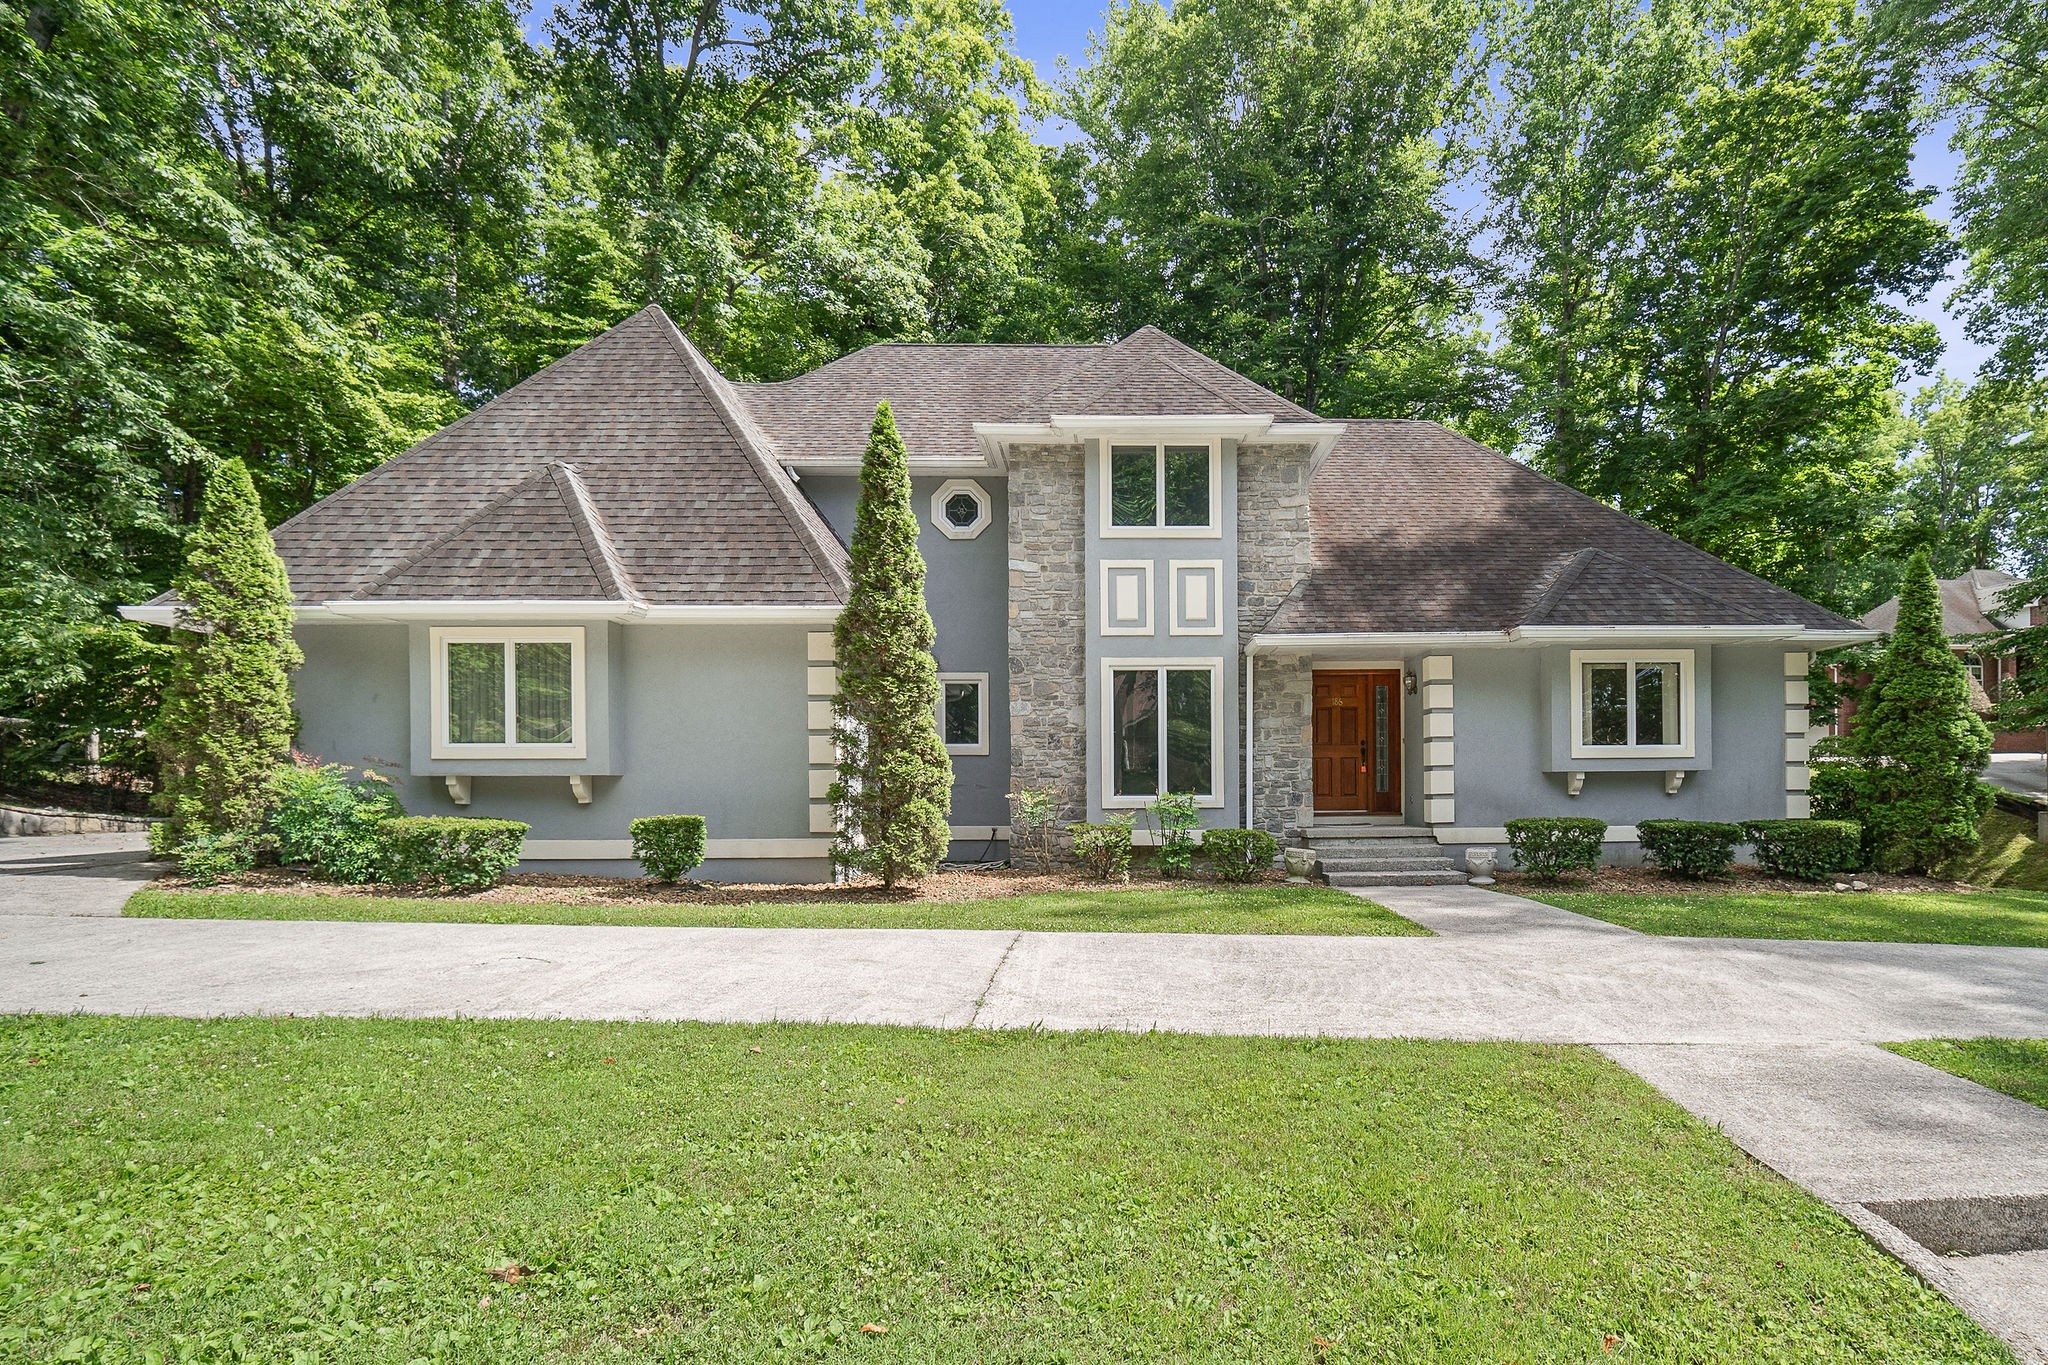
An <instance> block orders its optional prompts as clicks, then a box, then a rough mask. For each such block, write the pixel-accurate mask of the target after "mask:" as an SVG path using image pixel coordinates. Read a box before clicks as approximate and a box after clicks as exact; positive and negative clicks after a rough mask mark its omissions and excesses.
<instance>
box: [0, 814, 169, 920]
mask: <svg viewBox="0 0 2048 1365" xmlns="http://www.w3.org/2000/svg"><path fill="white" fill-rule="evenodd" d="M148 850H149V841H148V838H147V836H145V835H141V834H42V835H19V836H14V837H9V838H0V917H6V916H12V915H118V914H120V913H121V907H122V905H124V904H125V903H126V902H127V900H128V897H129V895H130V894H131V893H132V892H133V891H134V890H135V888H136V887H138V886H140V885H141V884H142V883H144V882H146V881H148V880H149V879H150V878H152V877H157V876H161V875H162V874H163V873H164V871H165V870H166V869H165V868H164V867H163V866H162V865H161V864H157V863H151V862H149V861H148V857H149V853H148Z"/></svg>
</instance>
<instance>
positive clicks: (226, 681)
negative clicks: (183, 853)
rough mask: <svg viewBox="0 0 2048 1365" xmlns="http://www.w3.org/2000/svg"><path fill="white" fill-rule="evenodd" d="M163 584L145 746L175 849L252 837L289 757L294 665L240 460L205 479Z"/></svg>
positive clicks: (285, 600)
mask: <svg viewBox="0 0 2048 1365" xmlns="http://www.w3.org/2000/svg"><path fill="white" fill-rule="evenodd" d="M173 586H174V587H175V589H176V592H177V594H178V610H177V621H178V628H177V632H176V645H175V647H176V650H177V653H176V657H175V658H174V660H173V661H172V664H171V677H170V685H169V686H168V688H167V689H166V690H165V695H164V703H163V710H162V711H161V712H160V713H159V715H158V717H157V723H156V726H155V728H154V730H153V732H152V735H151V738H152V740H153V741H154V743H155V745H156V748H157V752H158V757H159V761H160V762H161V764H162V772H163V807H164V812H165V814H166V815H168V816H169V817H170V836H169V837H170V839H171V842H172V843H173V845H174V846H175V845H176V844H179V843H183V842H185V841H186V840H189V839H193V838H197V837H200V836H205V835H232V834H251V833H254V832H255V831H256V830H257V829H258V828H259V827H260V826H261V825H262V823H263V818H264V815H265V813H266V810H265V808H266V802H267V800H268V797H267V795H266V783H267V779H269V777H270V776H271V774H272V771H273V770H274V769H275V768H276V767H277V765H278V764H280V763H282V762H285V761H286V760H287V759H289V758H290V756H291V743H292V732H293V729H294V728H295V725H294V721H293V718H292V689H291V673H292V670H294V669H296V668H297V667H298V666H299V665H300V664H301V663H303V662H305V659H304V656H302V655H301V654H300V653H299V647H298V644H297V643H296V642H295V641H294V640H293V639H292V590H291V584H290V583H289V582H288V581H287V580H286V578H285V570H284V562H283V561H282V560H280V559H279V558H278V557H277V548H276V547H275V546H274V545H273V544H272V543H271V540H270V532H269V530H268V529H266V528H265V526H264V524H263V510H262V507H261V505H260V504H259V503H258V502H257V499H256V486H255V484H254V483H252V482H251V481H250V478H249V470H248V468H247V467H246V466H245V465H243V463H242V462H241V461H240V460H228V461H225V462H223V463H222V464H221V465H220V467H219V468H218V469H216V470H215V471H214V474H213V477H212V478H210V479H208V480H207V483H206V506H205V510H204V511H203V512H202V513H201V514H200V518H199V525H198V526H196V527H194V528H193V531H192V534H191V535H190V536H188V537H187V538H186V542H185V568H184V571H183V572H182V573H180V574H179V575H178V579H177V582H176V583H175V584H174V585H173Z"/></svg>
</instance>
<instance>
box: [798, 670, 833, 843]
mask: <svg viewBox="0 0 2048 1365" xmlns="http://www.w3.org/2000/svg"><path fill="white" fill-rule="evenodd" d="M804 640H805V645H806V649H805V653H806V655H807V657H808V660H809V662H808V664H807V666H806V668H805V679H806V687H805V690H806V691H807V692H809V693H810V698H811V699H810V703H809V705H810V720H809V722H808V725H807V728H808V729H809V730H810V759H811V770H810V772H811V833H813V834H831V833H833V832H834V831H835V829H836V828H837V823H838V822H837V818H836V817H837V812H836V811H834V810H833V809H832V801H831V798H830V796H829V795H828V793H829V792H830V791H831V788H832V784H833V783H834V782H836V781H838V780H839V751H838V749H837V747H836V746H834V744H833V743H832V699H833V698H834V697H836V696H838V695H839V669H838V667H837V663H838V660H837V657H836V656H835V655H834V654H833V652H832V632H831V631H829V630H814V631H812V632H810V633H809V634H808V635H806V636H805V637H804Z"/></svg>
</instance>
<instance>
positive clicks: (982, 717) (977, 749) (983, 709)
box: [939, 673, 988, 754]
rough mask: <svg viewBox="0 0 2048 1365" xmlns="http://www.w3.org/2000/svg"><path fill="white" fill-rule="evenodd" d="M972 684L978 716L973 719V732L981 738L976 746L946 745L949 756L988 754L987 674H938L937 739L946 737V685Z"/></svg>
mask: <svg viewBox="0 0 2048 1365" xmlns="http://www.w3.org/2000/svg"><path fill="white" fill-rule="evenodd" d="M947 683H973V684H974V685H975V689H976V690H975V694H974V695H975V698H976V705H977V707H978V708H979V712H980V714H979V715H977V716H976V717H975V722H974V732H975V733H976V734H977V735H980V736H981V740H980V742H979V743H976V744H948V745H947V746H946V752H947V753H949V754H985V753H987V752H988V674H986V673H941V674H939V738H940V739H944V738H945V737H946V684H947Z"/></svg>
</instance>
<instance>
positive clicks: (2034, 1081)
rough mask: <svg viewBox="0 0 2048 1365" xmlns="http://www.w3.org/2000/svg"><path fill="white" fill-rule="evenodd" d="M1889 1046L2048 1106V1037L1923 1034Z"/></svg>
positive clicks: (1992, 1087)
mask: <svg viewBox="0 0 2048 1365" xmlns="http://www.w3.org/2000/svg"><path fill="white" fill-rule="evenodd" d="M1885 1046H1886V1047H1888V1048H1890V1049H1891V1050H1892V1051H1893V1052H1896V1053H1898V1054H1899V1055H1900V1056H1901V1057H1911V1058H1912V1059H1913V1060H1914V1061H1916V1062H1925V1063H1927V1065H1929V1066H1933V1067H1939V1068H1941V1069H1942V1070H1943V1071H1947V1072H1950V1073H1951V1074H1953V1075H1957V1076H1961V1077H1963V1078H1964V1079H1965V1080H1972V1081H1975V1082H1976V1083H1977V1084H1979V1085H1984V1086H1989V1087H1990V1088H1991V1089H1993V1090H1999V1091H2003V1092H2004V1093H2005V1094H2008V1095H2011V1096H2012V1097H2013V1098H2014V1099H2019V1100H2025V1101H2026V1102H2027V1103H2028V1104H2038V1105H2040V1106H2041V1107H2042V1108H2043V1109H2048V1038H1964V1039H1957V1038H1923V1039H1918V1040H1916V1041H1914V1042H1910V1043H1886V1044H1885Z"/></svg>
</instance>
